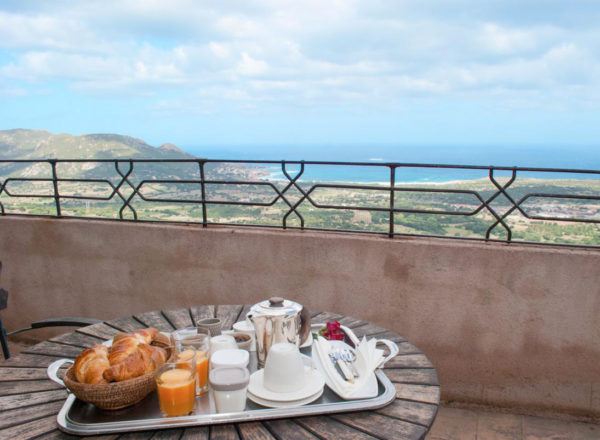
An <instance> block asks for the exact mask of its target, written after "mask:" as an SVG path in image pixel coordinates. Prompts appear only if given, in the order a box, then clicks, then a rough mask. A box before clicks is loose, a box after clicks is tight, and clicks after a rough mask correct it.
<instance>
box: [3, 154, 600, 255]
mask: <svg viewBox="0 0 600 440" xmlns="http://www.w3.org/2000/svg"><path fill="white" fill-rule="evenodd" d="M180 166H184V167H186V169H185V171H184V172H181V173H180V174H178V173H179V171H178V170H177V168H178V167H180ZM274 166H277V167H281V174H280V177H279V178H273V177H271V178H269V177H268V176H267V175H266V170H267V169H268V168H269V167H271V168H272V167H274ZM290 167H295V168H297V169H296V170H294V171H291V170H290ZM310 167H313V168H314V167H321V168H323V167H325V168H327V167H329V168H327V169H331V170H333V169H335V168H336V167H356V168H360V169H370V170H373V169H378V170H383V173H384V175H385V176H386V179H385V182H379V183H350V182H340V181H337V182H335V181H334V182H332V181H331V180H336V179H331V178H329V179H326V180H325V181H323V180H324V179H323V180H322V181H315V179H308V180H307V179H305V178H303V176H305V171H306V170H307V169H309V168H310ZM163 168H165V169H163ZM415 169H419V170H427V171H430V172H431V173H432V174H435V173H439V172H442V171H443V172H446V173H447V172H457V173H459V176H460V175H465V174H468V175H469V176H472V177H474V176H475V174H478V173H479V174H478V175H479V176H480V177H483V179H480V180H472V181H471V180H467V181H462V182H459V183H456V182H455V183H446V184H438V185H431V184H424V183H411V184H408V183H402V182H401V179H400V178H399V177H398V176H399V175H400V176H402V175H403V173H406V172H407V170H415ZM461 173H462V174H461ZM157 175H158V177H157ZM539 176H544V178H542V179H535V181H534V180H532V179H533V178H535V177H539ZM549 178H553V179H552V180H548V179H549ZM338 180H339V179H338ZM354 180H355V179H354ZM359 180H360V179H359ZM521 181H522V182H523V184H520V183H519V182H521ZM469 182H471V185H470V184H469ZM486 185H487V187H486ZM174 186H177V187H179V188H181V189H179V190H177V191H173V190H172V189H171V190H169V188H172V187H174ZM102 188H104V189H102ZM194 188H195V189H194ZM250 190H252V191H254V193H256V194H253V193H252V191H250ZM228 192H229V193H228ZM269 193H270V194H269ZM319 193H326V194H327V195H328V196H323V195H322V194H321V196H319ZM348 194H352V197H350V196H347V195H348ZM357 194H358V195H359V196H360V195H361V194H362V195H363V196H362V198H361V197H359V196H357ZM344 197H349V198H348V199H347V200H344ZM436 197H437V198H438V200H437V202H438V203H437V205H440V206H441V207H440V206H436V200H435V199H436ZM29 199H36V200H37V201H38V203H39V209H38V207H36V206H35V205H32V204H31V203H29V204H27V205H26V206H27V207H26V208H23V203H24V202H20V203H15V202H16V201H17V200H20V201H22V200H29ZM357 199H358V202H369V201H371V202H374V203H375V204H371V205H369V204H367V205H364V204H361V203H354V202H353V201H356V200H357ZM340 200H342V201H341V202H340ZM348 200H350V201H348ZM48 201H50V202H51V205H52V208H51V211H49V207H50V206H49V204H48ZM83 202H85V203H86V212H85V213H83V214H82V213H81V212H79V211H77V212H76V211H74V210H73V206H75V205H74V204H76V203H83ZM97 202H98V203H100V202H104V203H106V204H107V206H108V207H109V208H110V209H114V212H113V214H108V215H107V214H106V212H107V211H106V209H105V210H104V211H103V214H101V213H95V212H94V211H93V210H92V211H90V210H89V207H88V205H89V204H90V203H97ZM141 204H143V205H144V206H145V208H143V209H141V208H140V206H141ZM161 204H162V205H163V206H164V205H178V206H183V205H185V206H186V207H187V208H188V209H189V210H190V213H191V214H189V215H187V216H186V215H183V214H185V210H181V212H180V213H179V214H181V215H178V212H175V214H174V215H170V216H167V217H166V218H156V216H154V215H153V214H152V212H153V211H152V209H154V208H148V205H153V206H156V205H161ZM218 206H233V207H236V208H237V209H238V212H237V214H239V215H238V216H237V217H235V215H234V216H230V217H225V218H215V217H214V215H212V214H211V213H210V210H211V209H213V208H214V207H218ZM276 206H277V207H278V209H279V211H278V214H277V215H278V216H279V217H280V218H279V221H277V220H274V219H273V215H272V214H273V213H272V212H271V213H270V216H271V217H269V218H270V220H269V221H265V217H264V215H263V213H264V211H260V212H256V208H259V209H262V210H267V209H268V208H273V207H276ZM194 207H199V208H200V210H199V212H198V210H194ZM248 208H255V209H254V210H251V216H250V217H248V212H249V211H248V212H247V211H244V209H246V210H248ZM44 209H46V211H44ZM307 210H308V211H307ZM318 211H326V212H333V213H334V214H333V215H334V216H337V217H335V218H336V219H337V220H339V213H341V212H368V213H369V214H370V215H376V216H377V219H378V220H377V223H376V224H375V223H373V222H371V220H370V217H369V218H368V219H367V220H368V221H366V222H365V221H362V220H357V221H352V220H345V221H338V222H337V223H336V221H337V220H336V221H329V220H327V218H326V216H325V215H322V216H321V217H318V219H319V220H318V221H316V220H314V219H315V218H316V217H314V215H316V214H314V212H318ZM307 212H310V213H311V216H312V217H311V218H312V219H313V220H312V222H308V221H307V220H306V218H305V217H306V213H307ZM0 213H1V214H2V215H43V216H52V217H79V218H93V219H98V218H112V219H115V220H125V221H156V220H166V221H169V222H183V223H199V224H202V225H203V226H204V227H207V226H209V225H235V226H240V225H244V226H260V227H279V228H284V229H286V228H290V229H301V230H319V231H323V230H325V231H332V230H334V231H345V232H353V233H369V234H385V235H387V236H389V237H391V238H393V237H397V236H414V235H419V236H427V237H445V238H461V239H475V240H486V241H501V242H519V243H536V244H539V243H540V242H541V243H548V242H552V244H563V245H565V244H566V245H575V246H586V247H600V226H599V225H600V170H580V169H556V168H519V167H496V166H470V165H433V164H413V163H379V162H317V161H312V162H311V161H252V160H209V159H160V160H153V159H97V160H87V159H81V160H61V159H47V160H0ZM335 213H337V214H335ZM171 214H173V213H171ZM217 214H218V212H217ZM240 215H241V217H240ZM382 216H383V217H382ZM411 216H412V217H411ZM415 216H416V217H419V216H421V217H426V218H428V219H430V218H434V219H437V220H438V223H439V222H441V223H443V221H446V222H450V223H449V224H451V225H454V226H452V227H449V228H448V230H452V231H454V233H453V234H454V235H452V234H446V233H442V234H440V233H431V230H432V228H433V230H435V224H434V223H435V222H429V223H428V225H429V229H428V228H427V227H425V228H423V227H421V228H419V223H418V221H417V222H415V221H414V220H410V219H411V218H413V219H414V218H416V217H415ZM513 216H518V217H519V218H520V220H519V221H521V223H520V224H519V225H518V226H516V225H515V224H511V222H510V221H509V219H511V218H512V217H513ZM182 217H185V218H182ZM453 217H455V218H461V219H463V220H465V221H466V219H469V218H470V219H476V220H477V224H476V227H473V225H467V226H466V227H467V228H468V227H470V228H471V230H469V229H466V230H465V231H467V232H469V231H470V232H469V233H465V234H460V233H457V232H456V231H457V230H458V231H459V232H460V230H461V229H460V228H459V227H457V226H456V225H457V223H456V222H454V223H452V221H451V220H450V219H451V218H453ZM231 218H233V220H231ZM228 219H229V220H231V221H228ZM240 219H241V220H240ZM463 220H461V221H463ZM535 222H538V223H535ZM539 222H541V223H539ZM531 224H542V225H546V226H548V225H549V226H548V227H552V228H553V229H552V230H553V231H554V232H553V233H554V234H557V235H564V236H566V237H567V238H566V239H564V240H561V239H558V240H556V239H555V240H552V237H550V238H548V237H547V236H544V237H542V238H543V239H540V240H531V239H527V234H525V235H523V233H522V231H523V230H524V229H523V228H525V229H527V227H528V226H527V225H531ZM570 224H578V225H582V226H583V227H584V229H581V228H580V229H577V231H579V232H577V233H574V232H572V231H571V232H569V231H570V230H568V231H567V232H566V233H564V234H562V233H561V232H560V231H558V230H557V229H556V227H557V225H570ZM348 225H350V226H348ZM432 225H433V226H432ZM463 226H464V225H463V224H461V226H460V227H463ZM565 227H566V226H565ZM515 231H520V232H519V233H518V234H517V235H518V236H516V237H515ZM557 231H558V232H557ZM582 231H583V232H582ZM519 234H520V235H519ZM541 234H542V235H543V234H544V233H543V232H542V233H541ZM573 234H575V235H577V234H580V235H581V234H582V237H583V238H581V237H580V238H579V239H578V238H577V237H576V238H575V239H573ZM540 236H541V235H540ZM555 238H556V237H555Z"/></svg>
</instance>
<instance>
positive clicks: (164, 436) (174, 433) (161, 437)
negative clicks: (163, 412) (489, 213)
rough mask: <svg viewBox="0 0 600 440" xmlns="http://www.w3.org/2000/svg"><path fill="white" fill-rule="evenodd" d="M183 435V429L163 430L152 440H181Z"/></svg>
mask: <svg viewBox="0 0 600 440" xmlns="http://www.w3.org/2000/svg"><path fill="white" fill-rule="evenodd" d="M182 434H183V429H163V430H162V431H156V432H155V433H154V435H153V436H152V440H179V438H180V437H181V435H182Z"/></svg>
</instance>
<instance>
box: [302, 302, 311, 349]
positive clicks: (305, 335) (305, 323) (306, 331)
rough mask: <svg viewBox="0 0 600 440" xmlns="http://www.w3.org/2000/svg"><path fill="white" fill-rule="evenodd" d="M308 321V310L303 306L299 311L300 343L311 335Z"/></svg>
mask: <svg viewBox="0 0 600 440" xmlns="http://www.w3.org/2000/svg"><path fill="white" fill-rule="evenodd" d="M310 322H311V318H310V312H309V311H308V309H307V308H306V307H305V306H303V307H302V311H301V312H300V345H302V344H304V343H305V342H306V341H307V340H308V338H310V337H311V335H310Z"/></svg>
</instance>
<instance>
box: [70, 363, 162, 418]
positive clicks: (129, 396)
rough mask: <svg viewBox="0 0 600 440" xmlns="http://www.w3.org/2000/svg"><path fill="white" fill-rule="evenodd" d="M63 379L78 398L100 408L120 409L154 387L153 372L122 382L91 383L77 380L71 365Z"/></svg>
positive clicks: (137, 399)
mask: <svg viewBox="0 0 600 440" xmlns="http://www.w3.org/2000/svg"><path fill="white" fill-rule="evenodd" d="M63 381H64V382H65V385H66V386H67V388H68V389H69V390H71V392H72V393H73V394H75V396H77V398H78V399H79V400H83V401H84V402H88V403H91V404H92V405H95V406H97V407H98V408H101V409H121V408H125V407H127V406H131V405H133V404H134V403H138V402H139V401H140V400H142V399H143V398H144V397H146V396H147V395H148V394H150V393H151V392H152V390H154V388H156V381H155V379H154V372H152V373H147V374H144V375H143V376H139V377H136V378H134V379H129V380H124V381H122V382H111V383H108V384H95V385H91V384H87V383H80V382H78V381H77V379H75V374H74V373H73V367H71V368H69V369H68V370H67V373H66V374H65V377H64V378H63Z"/></svg>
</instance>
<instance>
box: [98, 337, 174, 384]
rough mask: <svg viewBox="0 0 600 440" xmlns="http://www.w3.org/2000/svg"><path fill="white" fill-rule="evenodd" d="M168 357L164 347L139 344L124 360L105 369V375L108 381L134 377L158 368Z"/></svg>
mask: <svg viewBox="0 0 600 440" xmlns="http://www.w3.org/2000/svg"><path fill="white" fill-rule="evenodd" d="M166 359H167V352H166V350H164V349H163V348H160V347H153V346H151V345H148V344H144V343H142V344H138V346H137V348H136V349H135V350H134V351H133V352H132V353H131V354H130V355H129V356H128V357H127V358H126V359H125V360H124V361H123V362H120V363H117V364H114V365H112V366H110V367H109V368H107V369H106V370H104V374H103V377H104V379H105V380H106V381H107V382H112V381H123V380H128V379H133V378H135V377H138V376H142V375H144V374H146V373H150V372H152V371H154V370H156V368H157V367H158V365H160V364H162V363H163V362H165V361H166Z"/></svg>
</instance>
